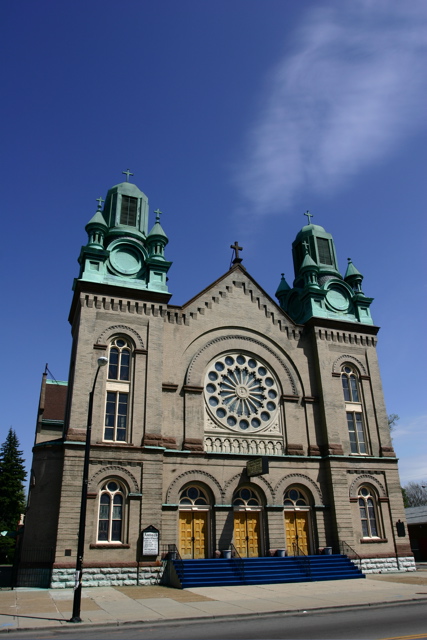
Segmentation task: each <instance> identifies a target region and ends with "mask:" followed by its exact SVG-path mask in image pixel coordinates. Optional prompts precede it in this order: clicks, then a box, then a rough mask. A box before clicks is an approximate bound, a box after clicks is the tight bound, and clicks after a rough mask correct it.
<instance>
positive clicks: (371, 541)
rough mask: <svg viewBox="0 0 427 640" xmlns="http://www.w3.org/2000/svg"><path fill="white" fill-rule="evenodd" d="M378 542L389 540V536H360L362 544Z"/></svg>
mask: <svg viewBox="0 0 427 640" xmlns="http://www.w3.org/2000/svg"><path fill="white" fill-rule="evenodd" d="M378 542H388V539H387V538H360V543H361V544H377V543H378Z"/></svg>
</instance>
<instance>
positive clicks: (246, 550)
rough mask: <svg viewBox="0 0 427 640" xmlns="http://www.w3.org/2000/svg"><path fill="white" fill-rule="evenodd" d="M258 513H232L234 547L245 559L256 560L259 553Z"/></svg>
mask: <svg viewBox="0 0 427 640" xmlns="http://www.w3.org/2000/svg"><path fill="white" fill-rule="evenodd" d="M259 516H260V513H259V511H235V512H234V546H235V547H236V549H237V553H238V554H239V555H241V556H243V557H245V558H257V557H258V556H259V553H260V526H259V523H260V517H259Z"/></svg>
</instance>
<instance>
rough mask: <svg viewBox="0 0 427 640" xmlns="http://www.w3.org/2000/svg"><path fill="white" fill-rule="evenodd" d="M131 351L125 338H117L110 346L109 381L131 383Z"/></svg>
mask: <svg viewBox="0 0 427 640" xmlns="http://www.w3.org/2000/svg"><path fill="white" fill-rule="evenodd" d="M130 354H131V350H130V347H129V345H128V343H127V342H126V340H124V339H123V338H116V339H115V340H113V342H112V343H111V346H110V353H109V358H108V379H109V380H124V381H129V379H130V378H129V375H130Z"/></svg>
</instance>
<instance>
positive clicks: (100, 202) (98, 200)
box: [95, 196, 105, 211]
mask: <svg viewBox="0 0 427 640" xmlns="http://www.w3.org/2000/svg"><path fill="white" fill-rule="evenodd" d="M95 200H96V201H97V203H98V211H100V210H101V209H102V203H103V202H105V200H104V198H101V196H100V197H99V198H95Z"/></svg>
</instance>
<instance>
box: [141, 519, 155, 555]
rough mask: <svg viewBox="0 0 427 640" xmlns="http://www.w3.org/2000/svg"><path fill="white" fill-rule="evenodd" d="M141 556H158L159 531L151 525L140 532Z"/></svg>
mask: <svg viewBox="0 0 427 640" xmlns="http://www.w3.org/2000/svg"><path fill="white" fill-rule="evenodd" d="M142 555H143V556H157V555H159V530H158V529H156V527H153V525H152V524H150V526H149V527H147V528H146V529H144V530H143V532H142Z"/></svg>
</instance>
